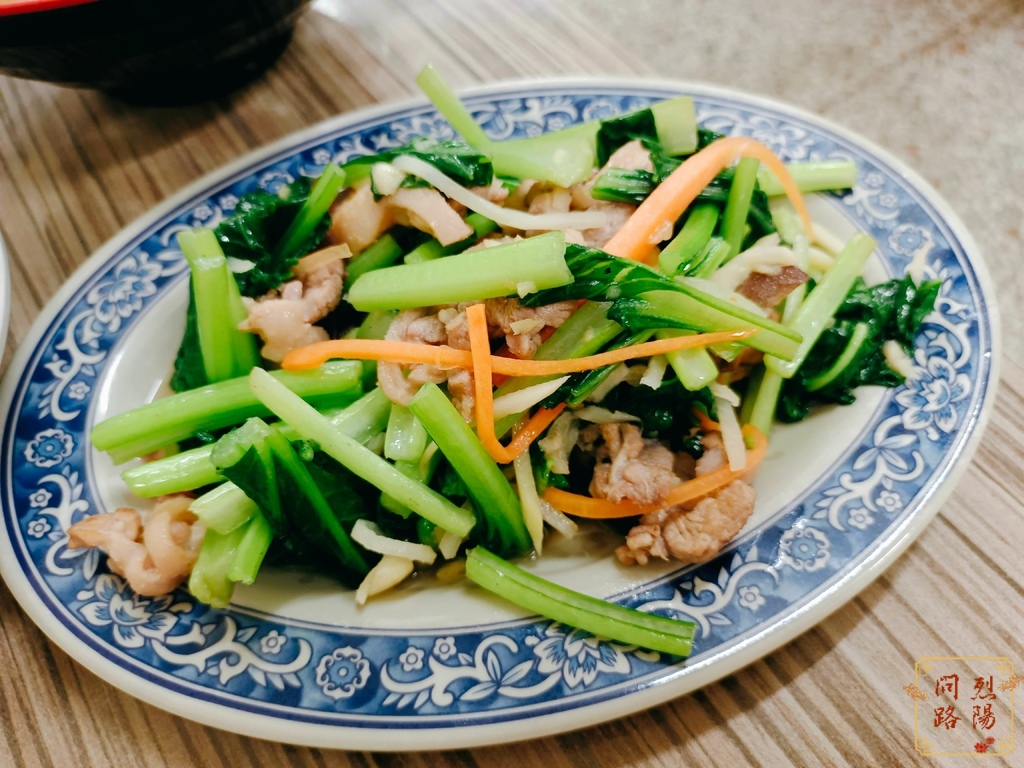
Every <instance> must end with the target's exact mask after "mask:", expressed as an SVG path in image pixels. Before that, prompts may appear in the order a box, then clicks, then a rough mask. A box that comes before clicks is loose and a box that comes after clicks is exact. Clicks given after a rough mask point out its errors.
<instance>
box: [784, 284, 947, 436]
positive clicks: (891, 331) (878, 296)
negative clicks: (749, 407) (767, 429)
mask: <svg viewBox="0 0 1024 768" xmlns="http://www.w3.org/2000/svg"><path fill="white" fill-rule="evenodd" d="M941 286H942V283H941V281H938V280H933V281H930V282H927V283H922V284H921V285H915V283H914V281H913V279H912V278H911V277H910V276H907V277H904V278H903V279H901V280H889V281H888V282H885V283H881V284H879V285H875V286H872V287H870V288H869V287H868V286H867V285H866V284H865V283H864V280H863V279H861V278H858V279H857V282H856V283H854V286H853V289H852V290H851V291H850V293H849V294H848V295H847V297H846V300H845V301H844V302H843V303H842V305H840V307H839V310H838V311H837V312H836V315H835V323H834V324H833V325H832V327H831V328H828V329H826V330H825V331H823V332H822V334H821V336H820V338H819V339H818V342H817V343H816V344H815V345H814V348H813V349H812V350H811V353H810V354H809V355H808V357H807V362H805V363H804V364H803V365H802V366H801V367H800V370H799V371H797V374H796V375H795V376H794V377H793V378H792V379H790V380H788V381H787V382H786V383H785V385H784V386H783V389H782V396H781V397H780V398H779V406H778V409H777V413H776V415H777V418H778V419H779V420H780V421H785V422H793V421H800V420H801V419H803V418H804V417H806V416H807V414H808V413H810V410H811V408H813V407H814V406H815V405H819V404H823V403H838V404H841V405H848V404H850V403H852V402H853V401H854V400H855V399H856V396H855V394H854V390H855V389H856V388H857V387H859V386H862V385H876V386H882V387H895V386H899V385H900V384H902V383H903V377H902V376H900V375H899V374H898V373H896V372H895V371H893V370H892V369H891V368H889V366H888V365H887V364H886V361H885V356H884V355H883V354H882V345H883V344H884V343H885V342H886V341H890V340H891V341H896V342H898V343H899V344H900V345H901V346H902V347H903V348H904V349H905V350H907V351H908V352H909V351H910V350H911V349H912V347H913V341H914V334H915V333H917V330H918V328H920V326H921V323H922V321H923V320H924V318H925V316H926V315H927V314H928V313H929V312H931V311H932V310H933V309H934V307H935V299H936V298H937V297H938V295H939V289H940V288H941ZM858 323H864V324H866V325H867V326H868V329H869V330H868V335H867V338H866V339H865V341H864V343H863V344H861V345H860V347H859V350H858V352H857V354H856V355H854V356H853V358H852V359H851V360H850V362H849V363H848V364H847V365H846V367H845V368H844V369H843V370H842V371H841V372H840V373H839V374H838V375H837V376H835V378H833V379H832V380H831V382H829V384H828V385H827V386H824V387H822V388H821V389H817V390H814V391H811V390H810V389H808V384H809V383H810V382H812V381H813V380H814V379H815V378H816V377H819V376H821V375H822V374H823V373H825V372H826V371H828V370H829V369H830V368H832V366H833V365H835V363H836V361H837V360H839V358H840V356H841V355H842V354H843V351H844V350H845V349H846V347H847V345H848V343H849V341H850V338H851V336H852V335H853V333H854V329H855V327H856V325H857V324H858Z"/></svg>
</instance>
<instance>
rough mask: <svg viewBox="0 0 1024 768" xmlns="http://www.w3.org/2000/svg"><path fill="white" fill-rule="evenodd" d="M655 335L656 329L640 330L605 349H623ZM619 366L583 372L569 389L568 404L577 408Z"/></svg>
mask: <svg viewBox="0 0 1024 768" xmlns="http://www.w3.org/2000/svg"><path fill="white" fill-rule="evenodd" d="M653 335H654V331H640V332H639V333H633V334H630V335H629V336H628V337H626V338H625V339H622V340H620V341H618V342H616V343H615V344H612V345H610V346H608V347H607V348H606V350H605V351H608V352H610V351H611V350H613V349H622V348H623V347H632V346H633V345H635V344H642V343H643V342H645V341H647V340H648V339H649V338H651V336H653ZM618 367H619V364H618V363H616V364H615V365H606V366H604V367H603V368H597V369H595V370H593V371H587V373H585V374H582V375H581V376H580V378H579V379H578V380H577V382H576V383H574V385H573V387H572V389H571V390H570V391H569V396H568V397H567V398H566V399H565V403H566V405H568V406H569V407H570V408H575V407H576V406H577V405H580V404H582V403H583V401H584V400H586V399H587V398H588V397H590V395H591V394H592V393H593V391H594V390H595V389H597V388H598V387H600V386H601V384H602V383H604V381H605V380H606V379H607V378H608V377H609V376H611V374H612V371H614V370H615V369H616V368H618Z"/></svg>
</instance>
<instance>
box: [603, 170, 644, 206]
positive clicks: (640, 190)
mask: <svg viewBox="0 0 1024 768" xmlns="http://www.w3.org/2000/svg"><path fill="white" fill-rule="evenodd" d="M653 191H654V175H653V174H652V173H651V172H650V171H643V170H626V169H624V168H609V169H608V170H607V171H605V172H604V173H602V174H601V175H600V176H598V177H597V179H595V181H594V186H592V187H591V188H590V195H591V197H593V198H594V199H595V200H606V201H608V202H609V203H629V204H630V205H640V203H642V202H643V201H644V200H646V199H647V196H648V195H650V194H651V192H653Z"/></svg>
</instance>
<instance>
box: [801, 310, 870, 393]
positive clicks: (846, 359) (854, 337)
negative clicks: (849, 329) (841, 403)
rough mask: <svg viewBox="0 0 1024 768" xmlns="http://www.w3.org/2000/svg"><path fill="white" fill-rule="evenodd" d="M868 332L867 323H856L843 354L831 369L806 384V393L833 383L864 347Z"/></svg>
mask: <svg viewBox="0 0 1024 768" xmlns="http://www.w3.org/2000/svg"><path fill="white" fill-rule="evenodd" d="M870 330H871V326H869V325H868V324H867V323H857V324H856V325H855V326H853V333H852V334H850V340H849V341H848V342H846V347H845V348H844V349H843V353H842V354H841V355H840V356H839V357H838V358H837V359H836V361H835V362H834V363H833V364H832V367H830V368H829V369H828V370H827V371H824V372H823V373H821V374H820V375H818V376H815V377H814V378H813V379H810V380H809V381H808V382H807V391H808V392H814V391H815V390H816V389H822V388H823V387H827V386H828V385H829V384H831V383H832V382H833V381H835V380H836V377H837V376H839V375H840V374H841V373H842V372H843V371H844V370H845V369H846V366H848V365H849V364H850V363H852V362H853V359H854V358H855V357H856V356H857V354H858V353H859V352H860V348H861V347H863V346H864V342H865V340H867V338H868V333H869V332H870Z"/></svg>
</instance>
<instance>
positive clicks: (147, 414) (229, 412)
mask: <svg viewBox="0 0 1024 768" xmlns="http://www.w3.org/2000/svg"><path fill="white" fill-rule="evenodd" d="M254 370H257V369H254ZM258 370H262V369H258ZM361 373H362V366H361V365H360V364H359V362H358V361H355V360H344V361H340V360H332V361H330V362H328V363H326V364H325V365H323V366H321V367H320V368H318V369H316V370H312V371H275V372H274V373H273V374H267V375H269V376H271V377H272V378H274V379H276V380H278V381H281V382H283V384H282V386H284V387H286V388H289V387H290V388H291V389H293V390H294V391H295V392H297V393H298V396H299V397H305V398H308V399H309V400H311V401H313V402H315V403H316V404H317V405H319V406H321V407H323V408H331V407H339V406H344V405H348V404H349V403H351V402H352V401H354V400H355V399H357V398H358V397H359V395H360V394H362V385H361V384H360V380H359V379H360V374H361ZM267 413H268V411H267V409H266V407H265V406H263V405H262V404H261V403H260V402H259V401H258V400H257V399H256V398H255V396H253V394H252V393H251V392H250V391H249V386H248V379H246V377H244V376H242V377H240V378H237V379H229V380H228V381H221V382H218V383H217V384H208V385H206V386H205V387H200V388H198V389H193V390H189V391H188V392H180V393H178V394H176V395H171V396H169V397H164V398H161V399H159V400H154V401H153V402H151V403H146V404H145V405H141V406H139V407H138V408H134V409H132V410H130V411H126V412H125V413H119V414H118V415H117V416H114V417H112V418H109V419H107V420H106V421H102V422H100V423H99V424H97V425H96V426H95V427H94V428H93V430H92V433H91V434H90V436H89V439H90V440H91V441H92V444H93V445H94V446H95V447H96V448H97V449H99V450H101V451H107V452H108V453H110V455H111V458H113V460H114V463H117V464H119V463H121V462H123V461H127V460H128V459H130V458H134V457H136V456H142V455H144V454H147V453H150V452H152V451H155V450H156V449H157V448H163V447H165V446H167V445H170V444H171V443H176V442H178V441H179V440H183V439H185V438H187V437H191V436H192V435H195V434H196V433H198V432H212V431H215V430H218V429H222V428H224V427H228V426H232V425H234V424H240V423H242V422H243V421H245V420H246V419H248V418H250V417H253V416H263V415H266V414H267Z"/></svg>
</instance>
